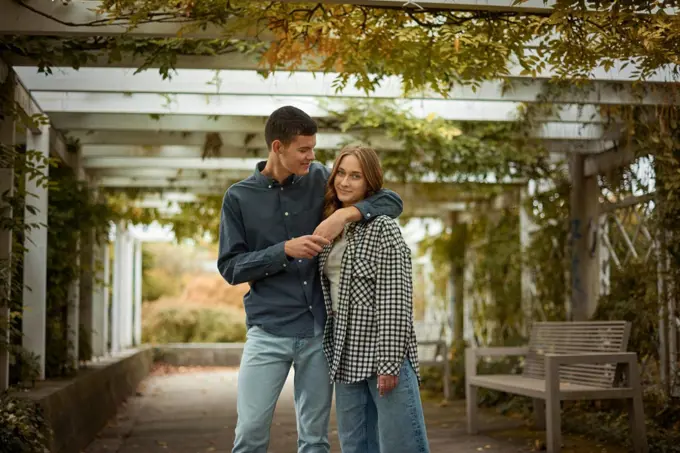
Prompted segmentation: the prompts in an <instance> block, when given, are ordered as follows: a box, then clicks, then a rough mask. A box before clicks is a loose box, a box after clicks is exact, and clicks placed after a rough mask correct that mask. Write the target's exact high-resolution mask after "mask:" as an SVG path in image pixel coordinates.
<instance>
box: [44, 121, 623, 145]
mask: <svg viewBox="0 0 680 453" xmlns="http://www.w3.org/2000/svg"><path fill="white" fill-rule="evenodd" d="M62 115H63V114H56V113H53V114H50V116H51V117H52V118H53V120H54V124H55V127H58V128H60V129H62V130H67V131H71V130H75V131H78V132H77V135H76V136H78V137H82V136H88V134H89V132H88V131H95V132H94V133H93V134H92V136H93V137H95V138H96V137H106V136H108V135H101V134H100V135H98V136H97V135H96V134H97V131H100V132H101V131H108V132H109V133H114V132H112V131H119V132H121V133H127V131H135V132H138V133H141V132H143V131H146V132H154V131H155V132H164V133H165V134H164V135H163V136H160V137H159V138H158V141H153V142H147V143H139V142H137V144H143V145H156V144H159V143H160V144H163V142H164V141H165V140H166V138H167V137H169V136H171V135H170V134H171V133H173V132H174V133H175V134H177V137H175V138H173V139H172V140H173V141H172V143H171V144H183V143H186V142H185V141H183V140H184V139H182V137H181V136H182V134H183V133H184V132H186V133H190V134H192V136H193V134H198V133H201V132H223V131H228V132H234V133H238V132H240V133H242V134H243V137H244V140H245V139H248V143H254V144H256V146H259V144H261V143H264V141H263V140H261V139H259V138H258V136H257V135H253V134H260V133H262V131H263V130H264V126H263V125H261V124H263V123H264V119H263V118H252V120H253V122H252V123H249V122H248V121H241V120H242V118H237V117H230V116H221V117H216V118H215V119H211V118H208V117H203V116H192V115H168V116H163V117H160V118H159V119H158V120H155V119H152V118H149V117H148V116H147V117H146V118H144V117H145V115H134V114H131V115H118V116H116V117H117V118H120V120H121V121H120V122H113V121H112V122H108V123H106V122H105V120H106V119H107V118H110V117H107V116H100V115H97V114H92V115H88V114H80V115H78V116H77V117H73V116H69V117H64V116H62ZM75 118H81V119H82V121H74V119H75ZM135 120H138V121H137V122H135ZM257 122H259V123H260V124H257ZM237 125H242V126H243V127H242V128H241V129H240V130H239V129H238V128H237V127H238V126H237ZM74 134H75V133H74ZM534 135H535V137H537V138H542V139H545V140H562V141H583V140H613V139H616V138H617V135H618V134H617V131H616V129H612V128H610V127H608V126H605V125H601V124H583V123H560V122H547V123H542V124H540V125H539V126H538V128H537V130H536V132H535V134H534ZM323 139H325V138H323V137H322V133H319V134H317V140H323ZM191 140H197V139H196V137H195V136H193V138H192V139H191ZM343 140H352V141H356V140H357V138H356V137H354V136H345V137H343ZM194 143H195V142H194ZM376 143H377V142H376ZM102 144H106V143H102ZM323 146H324V147H329V148H333V146H330V145H323ZM566 151H569V150H566Z"/></svg>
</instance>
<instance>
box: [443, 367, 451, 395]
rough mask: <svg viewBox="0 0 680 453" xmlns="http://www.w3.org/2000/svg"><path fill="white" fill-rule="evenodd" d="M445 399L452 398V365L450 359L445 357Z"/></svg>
mask: <svg viewBox="0 0 680 453" xmlns="http://www.w3.org/2000/svg"><path fill="white" fill-rule="evenodd" d="M444 360H445V361H444V399H445V400H447V401H448V400H450V399H451V367H450V366H449V359H448V358H447V357H445V358H444Z"/></svg>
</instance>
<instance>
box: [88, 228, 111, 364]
mask: <svg viewBox="0 0 680 453" xmlns="http://www.w3.org/2000/svg"><path fill="white" fill-rule="evenodd" d="M101 241H102V242H101V243H100V244H98V245H96V246H95V248H94V255H95V269H96V276H95V278H94V288H93V293H94V294H93V295H92V355H93V356H94V357H102V356H105V355H106V354H107V353H108V341H109V340H108V330H109V284H110V280H111V279H110V277H109V275H110V273H111V266H110V264H109V262H110V257H109V242H108V239H106V240H105V239H104V238H102V239H101Z"/></svg>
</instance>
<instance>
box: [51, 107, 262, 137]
mask: <svg viewBox="0 0 680 453" xmlns="http://www.w3.org/2000/svg"><path fill="white" fill-rule="evenodd" d="M269 113H271V112H269ZM50 118H51V120H52V123H53V124H54V126H55V127H58V128H59V129H61V130H65V131H72V130H79V131H86V132H85V133H84V134H85V135H89V134H90V131H92V132H97V131H116V132H114V133H120V131H125V133H126V134H127V133H128V132H136V131H139V132H167V134H164V135H161V136H160V137H167V136H170V135H175V139H177V140H178V141H177V142H175V141H173V143H177V144H182V142H181V141H179V140H181V138H182V137H186V135H185V133H194V132H196V133H200V132H241V133H244V134H247V133H261V132H262V131H264V125H265V123H266V121H267V118H266V117H262V118H258V117H252V116H251V117H244V116H224V115H223V116H214V117H211V116H208V115H160V116H158V117H152V116H151V115H149V114H137V113H59V112H51V113H50ZM82 135H83V134H82V133H81V135H80V136H81V137H82ZM122 139H123V138H121V140H122ZM107 143H108V142H107ZM137 144H140V143H139V142H137ZM141 144H149V145H153V144H155V142H145V143H141ZM171 144H172V143H171Z"/></svg>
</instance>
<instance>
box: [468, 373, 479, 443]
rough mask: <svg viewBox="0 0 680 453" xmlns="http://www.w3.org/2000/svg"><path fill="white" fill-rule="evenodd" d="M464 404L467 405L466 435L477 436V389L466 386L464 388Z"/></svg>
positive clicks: (472, 386)
mask: <svg viewBox="0 0 680 453" xmlns="http://www.w3.org/2000/svg"><path fill="white" fill-rule="evenodd" d="M465 402H466V405H467V423H468V434H477V433H478V432H479V429H478V427H477V387H475V386H474V385H469V384H467V385H466V386H465Z"/></svg>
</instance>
